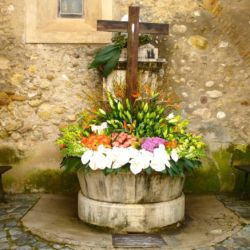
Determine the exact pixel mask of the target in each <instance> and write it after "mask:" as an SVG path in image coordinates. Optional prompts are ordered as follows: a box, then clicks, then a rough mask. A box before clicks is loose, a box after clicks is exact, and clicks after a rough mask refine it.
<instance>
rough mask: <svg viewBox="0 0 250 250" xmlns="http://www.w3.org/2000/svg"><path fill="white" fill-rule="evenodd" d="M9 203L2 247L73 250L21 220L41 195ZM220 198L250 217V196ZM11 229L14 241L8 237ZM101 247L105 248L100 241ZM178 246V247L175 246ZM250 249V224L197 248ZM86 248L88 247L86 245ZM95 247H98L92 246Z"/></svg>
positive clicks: (0, 229) (2, 210) (0, 214)
mask: <svg viewBox="0 0 250 250" xmlns="http://www.w3.org/2000/svg"><path fill="white" fill-rule="evenodd" d="M6 197H7V201H8V203H7V204H6V203H4V204H0V250H9V249H10V250H12V249H17V250H33V249H34V250H36V249H37V250H53V249H60V250H72V249H73V250H74V249H75V248H74V247H73V246H65V245H61V244H54V243H50V242H46V241H44V240H42V239H40V238H39V237H37V236H34V235H32V234H31V233H29V232H25V231H24V229H23V228H22V225H21V223H19V221H20V218H22V217H23V215H24V214H25V213H26V212H27V211H28V210H29V209H30V208H31V207H32V206H33V205H34V204H35V203H36V202H37V200H38V198H39V196H38V195H30V194H29V195H9V196H8V195H7V196H6ZM218 199H219V200H220V201H222V202H223V203H224V205H225V206H226V207H228V208H230V209H231V210H233V211H234V212H235V213H237V214H238V215H239V216H244V218H247V217H248V218H250V200H240V199H238V198H237V197H236V196H235V197H233V196H228V195H219V196H218ZM7 232H9V234H10V236H11V238H12V240H13V242H12V243H11V245H10V244H9V242H8V239H7ZM100 249H104V248H102V247H101V245H100ZM176 249H178V247H177V248H176ZM234 249H235V250H236V249H237V250H250V225H245V226H244V227H243V228H242V229H241V230H240V231H239V232H237V233H235V234H234V235H233V236H231V237H229V238H228V239H227V240H225V241H223V242H221V243H219V244H216V245H214V246H213V247H203V248H202V247H201V248H197V249H196V250H234ZM84 250H85V249H84ZM93 250H96V249H93Z"/></svg>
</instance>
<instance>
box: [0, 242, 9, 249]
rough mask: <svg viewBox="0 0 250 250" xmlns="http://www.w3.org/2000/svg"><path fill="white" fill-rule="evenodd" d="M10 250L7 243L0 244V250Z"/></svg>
mask: <svg viewBox="0 0 250 250" xmlns="http://www.w3.org/2000/svg"><path fill="white" fill-rule="evenodd" d="M7 249H10V246H9V243H1V244H0V250H7Z"/></svg>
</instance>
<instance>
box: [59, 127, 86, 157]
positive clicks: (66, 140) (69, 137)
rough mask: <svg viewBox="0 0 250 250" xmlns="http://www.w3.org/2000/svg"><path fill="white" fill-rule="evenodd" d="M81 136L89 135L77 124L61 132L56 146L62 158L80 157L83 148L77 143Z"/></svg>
mask: <svg viewBox="0 0 250 250" xmlns="http://www.w3.org/2000/svg"><path fill="white" fill-rule="evenodd" d="M83 135H86V136H87V135H89V133H88V132H87V131H84V130H83V129H82V127H81V126H80V125H79V124H72V125H69V126H68V127H66V128H63V129H62V130H61V135H60V137H59V139H58V140H57V144H58V145H59V146H60V148H61V152H62V153H63V156H64V157H72V156H73V157H81V156H82V154H83V153H84V151H85V148H84V147H83V146H82V145H81V143H79V142H80V141H81V139H82V136H83Z"/></svg>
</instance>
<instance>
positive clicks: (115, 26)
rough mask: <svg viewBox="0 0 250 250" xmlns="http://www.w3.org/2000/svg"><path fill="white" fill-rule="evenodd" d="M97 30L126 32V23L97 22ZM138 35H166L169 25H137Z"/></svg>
mask: <svg viewBox="0 0 250 250" xmlns="http://www.w3.org/2000/svg"><path fill="white" fill-rule="evenodd" d="M97 30H98V31H108V32H127V30H128V23H127V22H123V21H110V20H98V21H97ZM139 33H148V34H156V35H157V34H165V35H168V33H169V25H168V24H161V23H139Z"/></svg>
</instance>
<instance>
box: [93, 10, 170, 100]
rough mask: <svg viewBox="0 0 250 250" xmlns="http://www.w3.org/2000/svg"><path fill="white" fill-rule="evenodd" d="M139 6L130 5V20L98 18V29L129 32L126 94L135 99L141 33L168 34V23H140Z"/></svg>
mask: <svg viewBox="0 0 250 250" xmlns="http://www.w3.org/2000/svg"><path fill="white" fill-rule="evenodd" d="M139 13H140V7H139V6H129V19H128V22H122V21H107V20H98V21H97V30H98V31H109V32H127V33H128V48H127V57H128V58H127V73H126V96H127V97H128V98H129V99H130V100H131V101H134V100H135V99H136V96H137V95H138V91H139V90H138V79H137V75H138V48H139V34H140V33H144V34H145V33H147V34H165V35H167V34H168V31H169V25H168V24H157V23H140V22H139Z"/></svg>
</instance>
